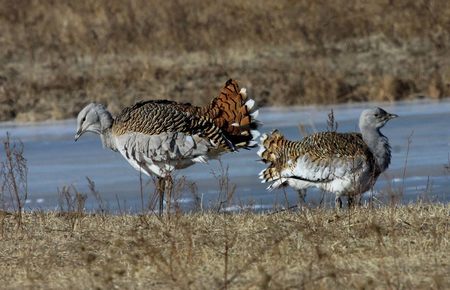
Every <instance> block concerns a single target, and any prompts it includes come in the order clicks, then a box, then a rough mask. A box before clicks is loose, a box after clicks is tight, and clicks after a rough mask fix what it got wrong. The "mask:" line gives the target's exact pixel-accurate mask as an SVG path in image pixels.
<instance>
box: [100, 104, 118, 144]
mask: <svg viewBox="0 0 450 290" xmlns="http://www.w3.org/2000/svg"><path fill="white" fill-rule="evenodd" d="M98 114H99V119H100V130H101V131H100V138H101V139H102V144H103V147H106V148H110V149H111V150H114V151H117V147H116V143H115V142H114V139H113V138H112V132H111V127H112V125H113V117H112V115H111V113H110V112H109V111H108V110H106V109H104V110H101V111H99V112H98Z"/></svg>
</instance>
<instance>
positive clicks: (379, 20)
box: [0, 0, 450, 289]
mask: <svg viewBox="0 0 450 290" xmlns="http://www.w3.org/2000/svg"><path fill="white" fill-rule="evenodd" d="M230 77H232V78H235V79H237V80H238V81H239V83H240V84H241V86H243V87H244V86H245V87H247V88H248V89H249V91H250V95H251V97H252V98H254V99H255V100H256V101H257V102H258V104H259V105H260V106H287V105H303V104H334V103H345V102H361V101H397V100H404V99H414V98H422V97H427V98H436V99H438V98H444V97H449V96H450V1H446V0H436V1H433V0H430V1H410V0H399V1H388V0H375V1H358V0H347V1H344V0H336V1H307V0H298V1H291V0H280V1H269V0H248V1H238V0H229V1H215V2H209V3H208V2H206V1H198V0H185V1H179V0H171V1H159V0H154V1H153V0H152V1H146V0H131V1H117V0H97V1H86V0H80V1H47V0H44V1H33V0H0V121H4V120H15V121H40V120H49V119H50V120H55V119H64V118H71V117H74V116H76V114H77V113H78V111H79V110H80V109H81V108H82V107H83V106H84V105H85V104H87V103H88V102H91V101H97V102H102V103H105V104H107V105H108V108H109V109H110V110H111V111H112V112H113V113H117V112H118V111H119V110H120V109H121V108H122V107H123V106H126V105H130V104H132V103H134V102H135V101H137V100H141V99H149V98H168V99H173V100H177V101H183V102H192V103H195V104H199V105H204V104H206V103H207V102H208V101H209V100H210V99H211V98H212V97H213V96H215V95H217V93H218V91H219V89H220V87H221V86H222V85H223V83H224V82H225V81H226V80H227V79H228V78H230ZM7 138H9V137H7ZM8 142H9V141H8ZM8 142H5V143H4V144H5V146H6V145H7V143H8ZM8 144H9V143H8ZM4 148H5V152H6V153H7V152H17V154H10V155H9V156H6V158H3V155H2V158H3V159H1V160H0V161H1V168H0V179H1V180H0V184H1V188H0V193H1V194H0V202H1V203H4V200H3V198H8V196H6V197H5V195H6V194H7V192H9V194H10V197H12V199H13V201H12V204H13V205H14V207H13V208H12V209H9V211H0V273H1V275H0V289H113V288H117V289H450V234H449V225H450V205H449V204H448V203H447V204H439V203H434V204H430V203H417V204H413V205H395V204H390V205H377V206H376V207H375V208H371V207H357V208H352V209H345V210H341V211H338V212H337V211H335V210H334V209H330V208H323V207H321V206H319V207H315V208H311V209H307V208H304V209H302V210H298V211H284V212H277V213H273V214H269V213H254V212H250V211H249V212H246V211H244V212H242V213H233V214H230V213H213V212H202V211H199V212H193V213H181V212H175V213H173V214H171V215H170V216H168V215H165V216H163V217H162V218H160V217H157V216H155V215H153V214H146V215H144V214H141V215H138V214H136V215H128V214H117V215H113V214H106V213H96V214H94V213H87V212H85V211H84V210H83V207H82V206H80V207H79V208H78V209H76V205H74V204H72V205H71V206H72V207H71V208H69V207H68V208H67V209H66V210H62V209H61V210H60V211H52V212H44V211H38V210H37V211H23V209H24V204H25V200H26V198H27V196H26V194H24V192H26V188H27V184H26V159H25V158H24V157H23V155H22V153H23V147H20V146H19V147H18V148H15V149H14V148H13V149H11V151H10V150H9V149H8V150H7V149H6V147H4ZM8 161H11V162H10V165H8ZM99 212H100V211H99Z"/></svg>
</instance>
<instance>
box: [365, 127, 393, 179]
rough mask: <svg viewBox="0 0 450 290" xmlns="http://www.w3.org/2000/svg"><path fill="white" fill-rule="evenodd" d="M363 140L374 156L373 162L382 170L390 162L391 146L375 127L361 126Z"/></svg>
mask: <svg viewBox="0 0 450 290" xmlns="http://www.w3.org/2000/svg"><path fill="white" fill-rule="evenodd" d="M361 133H362V136H363V140H364V142H365V143H366V144H367V146H368V147H369V149H370V151H371V152H372V154H373V155H374V157H375V162H376V163H377V165H378V168H379V169H380V172H383V171H385V170H386V168H388V166H389V164H390V163H391V146H390V145H389V141H388V139H387V137H386V136H384V135H383V134H382V133H381V132H380V129H377V128H369V129H367V128H361Z"/></svg>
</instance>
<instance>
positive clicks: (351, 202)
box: [347, 194, 361, 208]
mask: <svg viewBox="0 0 450 290" xmlns="http://www.w3.org/2000/svg"><path fill="white" fill-rule="evenodd" d="M347 203H348V208H351V207H355V206H361V195H360V194H358V195H349V196H348V199H347Z"/></svg>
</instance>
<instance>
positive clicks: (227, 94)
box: [201, 79, 260, 149]
mask: <svg viewBox="0 0 450 290" xmlns="http://www.w3.org/2000/svg"><path fill="white" fill-rule="evenodd" d="M201 110H202V111H203V114H205V115H206V116H208V117H209V118H210V119H212V120H213V122H214V123H215V124H216V126H217V127H219V128H220V129H221V130H222V132H223V133H224V135H225V136H226V137H227V139H228V140H230V142H231V143H232V144H233V145H234V146H235V147H236V148H238V149H239V148H245V149H248V148H251V147H255V146H256V145H257V142H256V139H257V138H258V137H259V136H260V133H259V131H258V125H259V122H258V120H257V117H258V113H259V111H258V110H257V108H256V106H255V101H254V100H252V99H249V98H248V97H247V92H246V89H244V88H242V89H239V85H238V84H237V82H236V81H235V80H232V79H230V80H228V81H227V82H226V83H225V86H224V87H223V88H222V90H221V91H220V95H219V96H218V97H217V98H215V99H213V100H212V101H211V103H210V104H209V105H208V106H206V107H203V108H202V109H201Z"/></svg>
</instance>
